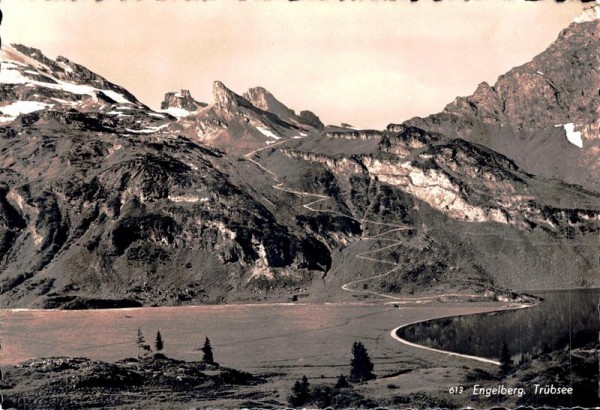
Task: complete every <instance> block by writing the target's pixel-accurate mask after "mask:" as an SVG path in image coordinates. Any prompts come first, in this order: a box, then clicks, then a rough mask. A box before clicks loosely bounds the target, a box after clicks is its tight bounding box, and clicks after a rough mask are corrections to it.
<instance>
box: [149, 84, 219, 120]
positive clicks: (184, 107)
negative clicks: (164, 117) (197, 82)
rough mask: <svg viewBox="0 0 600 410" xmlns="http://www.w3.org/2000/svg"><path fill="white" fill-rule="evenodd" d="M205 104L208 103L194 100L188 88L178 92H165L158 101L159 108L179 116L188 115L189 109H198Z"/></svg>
mask: <svg viewBox="0 0 600 410" xmlns="http://www.w3.org/2000/svg"><path fill="white" fill-rule="evenodd" d="M206 106H208V104H206V103H202V102H198V101H196V100H194V98H193V97H192V94H190V91H189V90H181V91H180V92H178V93H175V92H169V93H166V94H165V99H164V100H163V102H161V103H160V108H161V110H163V111H166V112H168V113H171V112H172V113H174V114H175V116H181V117H183V116H185V115H189V114H190V113H191V111H198V110H199V109H201V108H204V107H206ZM186 111H187V113H186ZM178 114H179V115H178Z"/></svg>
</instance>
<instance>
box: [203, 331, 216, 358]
mask: <svg viewBox="0 0 600 410" xmlns="http://www.w3.org/2000/svg"><path fill="white" fill-rule="evenodd" d="M201 350H202V353H203V355H202V361H203V362H205V363H208V364H213V363H214V362H215V359H214V357H213V351H212V346H211V345H210V340H209V339H208V337H207V338H206V340H205V341H204V346H202V349H201Z"/></svg>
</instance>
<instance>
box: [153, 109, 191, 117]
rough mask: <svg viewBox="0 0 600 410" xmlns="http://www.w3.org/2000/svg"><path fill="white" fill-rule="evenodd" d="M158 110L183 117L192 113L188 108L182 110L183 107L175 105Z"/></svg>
mask: <svg viewBox="0 0 600 410" xmlns="http://www.w3.org/2000/svg"><path fill="white" fill-rule="evenodd" d="M160 112H164V113H166V114H169V115H172V116H173V117H175V118H184V117H188V116H190V115H191V114H192V113H191V112H190V111H188V110H184V109H183V108H177V107H169V108H167V109H164V110H160Z"/></svg>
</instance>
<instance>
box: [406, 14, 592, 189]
mask: <svg viewBox="0 0 600 410" xmlns="http://www.w3.org/2000/svg"><path fill="white" fill-rule="evenodd" d="M597 7H598V6H595V7H594V8H592V9H590V10H591V11H589V12H586V13H584V15H583V16H582V17H581V18H578V19H576V21H575V22H573V23H572V24H571V25H570V26H569V27H568V28H566V29H565V30H563V31H562V32H561V33H560V35H559V36H558V38H557V40H556V41H555V42H554V43H553V44H552V45H551V46H550V47H548V48H547V49H546V50H545V51H544V52H542V53H541V54H539V55H538V56H536V57H535V58H533V60H532V61H530V62H529V63H526V64H524V65H522V66H520V67H516V68H514V69H512V70H510V71H509V72H508V73H506V74H504V75H502V76H500V77H499V78H498V81H497V82H496V84H494V86H490V85H488V84H487V83H482V84H480V85H479V86H478V87H477V89H476V90H475V93H474V94H473V95H471V96H469V97H459V98H457V99H456V100H455V101H454V102H452V103H451V104H449V105H448V106H446V108H445V109H444V111H443V112H441V113H439V114H435V115H432V116H429V117H427V118H415V119H412V120H410V121H407V124H408V125H414V126H417V127H420V128H424V129H427V130H431V131H436V132H439V133H442V134H444V135H446V136H448V137H450V138H463V139H467V140H469V141H473V142H477V143H480V144H483V145H486V146H488V147H489V148H492V149H494V150H496V151H498V152H500V153H503V154H505V155H507V156H509V157H511V158H513V159H514V160H515V161H516V162H517V163H518V164H519V165H520V166H521V167H522V168H524V169H525V170H527V171H529V172H532V173H535V174H539V175H542V176H544V177H550V178H559V179H562V180H565V181H567V182H570V183H576V184H580V185H583V186H585V187H587V188H590V189H594V190H600V185H599V184H598V181H599V180H600V178H598V177H600V167H599V166H598V164H600V157H599V156H598V155H599V153H600V146H599V144H600V141H599V136H600V123H599V113H600V75H599V74H598V70H597V67H598V66H600V48H599V47H600V40H599V39H600V32H599V29H600V20H598V19H594V18H591V17H589V16H591V15H595V14H594V13H596V12H595V11H594V10H596V9H597ZM586 16H587V17H586Z"/></svg>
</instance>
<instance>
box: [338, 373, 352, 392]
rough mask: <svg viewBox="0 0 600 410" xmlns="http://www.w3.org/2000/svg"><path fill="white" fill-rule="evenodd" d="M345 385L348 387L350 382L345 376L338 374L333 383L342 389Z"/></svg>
mask: <svg viewBox="0 0 600 410" xmlns="http://www.w3.org/2000/svg"><path fill="white" fill-rule="evenodd" d="M346 387H350V383H348V379H346V376H344V375H343V374H340V377H338V379H337V382H336V383H335V388H336V389H344V388H346Z"/></svg>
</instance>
